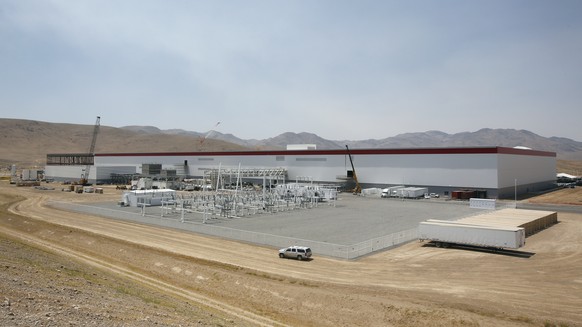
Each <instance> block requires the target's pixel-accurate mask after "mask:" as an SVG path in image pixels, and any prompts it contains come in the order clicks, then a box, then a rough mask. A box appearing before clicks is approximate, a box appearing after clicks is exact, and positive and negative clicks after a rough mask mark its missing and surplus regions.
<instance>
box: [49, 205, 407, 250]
mask: <svg viewBox="0 0 582 327" xmlns="http://www.w3.org/2000/svg"><path fill="white" fill-rule="evenodd" d="M51 205H54V206H56V207H61V208H63V207H64V208H66V209H70V210H73V211H80V212H84V213H89V214H95V215H100V216H105V217H108V218H115V219H121V220H129V221H133V222H141V223H147V224H151V225H157V226H162V227H170V228H175V229H182V230H188V231H191V232H196V233H201V234H206V235H211V236H218V237H223V238H226V239H233V240H238V241H243V242H248V243H254V244H259V245H267V246H273V247H277V248H280V247H286V246H290V245H303V246H308V247H310V248H311V249H312V251H313V252H314V253H315V254H317V255H323V256H329V257H335V258H341V259H355V258H358V257H361V256H364V255H366V254H369V253H372V252H376V251H380V250H383V249H386V248H390V247H394V246H397V245H399V244H403V243H407V242H410V241H412V240H415V239H417V238H418V230H417V228H413V229H409V230H404V231H399V232H395V233H391V234H388V235H384V236H381V237H377V238H373V239H369V240H366V241H363V242H360V243H356V244H352V245H344V244H333V243H327V242H320V241H313V240H306V239H301V238H294V237H288V236H281V235H274V234H267V233H261V232H253V231H245V230H241V229H235V228H231V227H223V226H215V225H213V224H205V223H202V222H197V221H191V220H187V219H185V220H183V221H182V219H181V217H180V215H174V216H171V217H170V216H163V217H162V216H160V215H153V214H148V213H145V212H144V211H142V213H136V212H127V211H123V210H116V209H111V208H103V207H97V206H91V205H83V204H78V203H67V202H56V201H55V202H51ZM105 212H107V213H105Z"/></svg>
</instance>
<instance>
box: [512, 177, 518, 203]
mask: <svg viewBox="0 0 582 327" xmlns="http://www.w3.org/2000/svg"><path fill="white" fill-rule="evenodd" d="M513 189H514V203H515V209H517V178H516V179H515V180H514V186H513Z"/></svg>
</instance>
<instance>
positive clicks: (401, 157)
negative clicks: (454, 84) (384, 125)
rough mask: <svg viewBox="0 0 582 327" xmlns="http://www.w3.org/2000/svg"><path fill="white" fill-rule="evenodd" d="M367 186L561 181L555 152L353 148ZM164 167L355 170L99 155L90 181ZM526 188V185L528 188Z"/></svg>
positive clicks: (193, 171) (307, 162)
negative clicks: (557, 178) (145, 166)
mask: <svg viewBox="0 0 582 327" xmlns="http://www.w3.org/2000/svg"><path fill="white" fill-rule="evenodd" d="M351 154H352V159H353V162H354V165H355V167H356V172H357V176H358V180H359V182H360V183H361V184H362V185H363V186H380V187H381V186H388V185H408V186H423V187H429V188H431V192H433V191H432V190H433V189H434V190H440V191H451V190H454V189H463V188H466V189H483V190H487V192H488V193H487V194H488V196H489V197H497V196H498V195H505V196H507V195H508V194H513V192H514V191H515V185H514V183H515V180H516V179H517V182H518V186H519V187H520V192H522V193H523V192H526V191H535V190H539V189H543V188H549V187H550V186H551V184H552V183H553V182H554V181H555V176H556V175H555V167H556V156H555V153H550V152H540V151H532V150H516V149H513V148H500V147H488V148H451V149H441V148H436V149H367V150H366V149H358V150H352V151H351ZM146 163H148V164H161V165H162V169H175V170H176V172H177V174H178V175H182V176H185V175H188V176H193V177H202V176H203V173H204V170H205V169H216V168H218V167H219V166H220V167H221V168H222V169H227V168H228V169H237V168H238V166H239V164H240V165H241V167H243V168H263V169H265V168H285V169H287V179H288V180H290V181H295V180H305V179H309V180H313V181H316V182H330V183H336V182H340V181H341V180H340V179H338V177H343V178H344V179H345V177H346V176H347V175H348V174H347V173H348V171H351V170H352V167H351V164H350V160H349V156H348V154H347V152H346V151H345V150H304V151H294V150H290V151H284V150H281V151H239V152H197V153H148V154H142V153H133V154H132V153H125V154H119V153H118V154H96V155H95V165H96V167H97V169H92V170H91V175H92V176H90V179H95V171H97V177H98V178H99V179H107V177H106V175H110V174H111V173H123V174H127V173H141V166H142V164H146ZM57 168H58V169H61V170H60V171H59V173H58V175H66V176H68V177H69V178H77V179H78V178H79V177H80V176H81V173H82V168H84V167H76V170H75V167H71V166H62V167H61V166H47V169H46V171H47V175H48V174H51V175H52V176H55V175H57V174H56V171H55V169H57ZM521 187H524V188H523V189H522V188H521Z"/></svg>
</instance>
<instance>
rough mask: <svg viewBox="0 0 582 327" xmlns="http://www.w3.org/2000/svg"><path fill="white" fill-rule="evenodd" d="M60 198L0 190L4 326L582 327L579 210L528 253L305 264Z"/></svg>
mask: <svg viewBox="0 0 582 327" xmlns="http://www.w3.org/2000/svg"><path fill="white" fill-rule="evenodd" d="M14 196H21V197H22V199H25V200H23V201H21V202H14V201H15V200H16V198H14ZM67 197H70V198H67ZM51 198H59V199H60V200H63V199H65V200H66V199H69V200H76V201H80V199H83V197H78V196H75V195H73V194H65V193H63V192H58V191H52V192H51V191H47V192H44V193H42V192H40V191H35V190H32V189H17V188H14V187H12V188H10V187H7V186H5V185H0V203H3V205H2V207H1V208H0V210H1V211H0V212H1V216H0V240H1V242H0V247H1V250H2V255H1V256H0V258H1V260H2V264H1V265H0V271H1V272H0V278H1V279H0V286H1V290H2V295H3V296H4V298H5V300H4V304H3V305H2V307H1V310H2V318H1V319H0V324H2V325H6V326H30V325H34V324H37V325H44V326H47V325H55V326H56V325H69V324H71V325H96V326H100V325H108V326H111V325H125V326H148V325H151V326H153V325H158V326H159V325H167V326H178V325H182V326H188V325H190V326H196V325H221V326H229V325H236V326H240V325H243V326H244V325H249V326H251V325H252V326H256V325H293V326H418V325H426V326H451V325H452V326H542V325H544V324H545V325H548V326H552V325H556V326H557V325H563V326H578V325H579V322H580V321H582V313H581V312H580V310H579V308H580V307H582V279H581V278H580V273H579V272H580V271H582V216H580V215H575V214H560V215H559V219H560V221H561V222H560V223H559V224H557V225H555V226H553V227H551V228H550V229H548V230H545V231H542V232H540V233H538V234H536V235H534V236H532V237H530V238H528V243H527V245H526V247H525V248H523V250H524V251H527V252H531V253H533V254H534V255H532V256H531V257H530V258H527V259H525V258H521V257H508V256H501V255H495V254H492V253H484V252H473V251H463V250H455V249H436V248H431V247H425V246H423V245H422V244H420V243H410V244H407V245H405V246H402V247H400V248H397V249H394V250H391V251H386V252H381V253H378V254H375V255H372V256H368V257H366V258H363V259H361V260H357V261H341V260H333V259H328V258H323V257H317V256H316V257H315V259H314V260H312V261H309V262H298V261H293V260H281V259H278V258H277V256H276V253H274V251H273V249H270V248H264V247H257V246H253V245H249V244H242V243H237V242H231V241H227V240H222V239H215V238H208V237H202V236H199V235H195V234H191V233H183V232H178V231H173V230H167V229H159V228H155V227H151V226H143V225H137V224H130V223H124V222H119V221H111V220H108V219H104V218H99V217H92V216H85V215H80V214H77V213H69V212H64V211H57V210H54V209H50V208H48V207H46V206H45V203H46V200H48V199H51ZM84 199H86V198H84ZM12 202H14V204H11V203H12ZM31 246H32V247H31ZM0 300H2V299H0Z"/></svg>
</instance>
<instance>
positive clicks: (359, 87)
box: [0, 0, 582, 141]
mask: <svg viewBox="0 0 582 327" xmlns="http://www.w3.org/2000/svg"><path fill="white" fill-rule="evenodd" d="M98 115H99V116H101V123H102V125H106V126H115V127H120V126H126V125H151V126H156V127H159V128H161V129H170V128H181V129H186V130H191V131H198V132H204V131H208V130H210V129H213V128H214V126H215V125H216V123H217V122H219V121H220V122H221V124H220V125H219V126H218V128H217V130H218V131H219V132H222V133H232V134H234V135H236V136H238V137H241V138H245V139H249V138H257V139H263V138H268V137H273V136H276V135H278V134H281V133H283V132H288V131H289V132H297V133H299V132H311V133H315V134H318V135H320V136H322V137H324V138H327V139H334V140H345V139H350V140H362V139H368V138H376V139H377V138H385V137H389V136H394V135H396V134H399V133H405V132H423V131H427V130H441V131H444V132H447V133H457V132H463V131H476V130H478V129H481V128H485V127H488V128H515V129H527V130H530V131H532V132H534V133H537V134H540V135H543V136H562V137H568V138H572V139H575V140H577V141H582V1H580V0H572V1H565V0H546V1H536V0H523V1H517V0H482V1H477V0H454V1H452V0H431V1H415V0H412V1H411V0H399V1H388V0H375V1H366V0H363V1H362V0H358V1H353V0H350V1H341V0H329V1H327V0H321V1H318V0H304V1H302V0H297V1H292V0H289V1H274V0H273V1H254V0H250V1H249V0H245V1H219V0H211V1H190V0H176V1H170V0H165V1H162V0H160V1H149V0H122V1H108V0H95V1H89V0H79V1H77V0H62V1H59V0H0V117H2V118H20V119H33V120H41V121H49V122H64V123H80V124H89V125H91V124H93V123H94V122H95V117H96V116H98Z"/></svg>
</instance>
